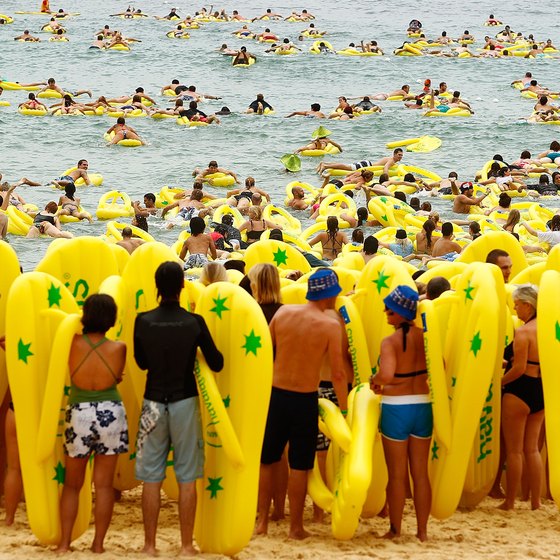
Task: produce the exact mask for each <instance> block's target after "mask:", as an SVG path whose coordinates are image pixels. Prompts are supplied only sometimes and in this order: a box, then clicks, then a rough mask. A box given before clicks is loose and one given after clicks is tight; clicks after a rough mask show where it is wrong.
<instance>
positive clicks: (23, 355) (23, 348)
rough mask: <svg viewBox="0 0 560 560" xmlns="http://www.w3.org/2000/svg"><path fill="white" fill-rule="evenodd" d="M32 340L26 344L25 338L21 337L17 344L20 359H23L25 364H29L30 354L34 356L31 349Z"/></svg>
mask: <svg viewBox="0 0 560 560" xmlns="http://www.w3.org/2000/svg"><path fill="white" fill-rule="evenodd" d="M30 346H31V342H30V343H29V344H24V342H23V340H22V339H21V338H20V339H19V342H18V345H17V353H18V360H21V361H22V362H23V363H24V364H27V359H28V358H29V356H33V352H31V350H29V347H30Z"/></svg>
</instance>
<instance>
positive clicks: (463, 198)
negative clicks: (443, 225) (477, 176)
mask: <svg viewBox="0 0 560 560" xmlns="http://www.w3.org/2000/svg"><path fill="white" fill-rule="evenodd" d="M459 190H460V191H461V194H458V195H457V196H456V197H455V198H454V199H453V212H457V214H469V213H470V211H471V206H480V203H481V202H482V201H483V200H484V199H485V198H486V197H487V196H488V195H489V194H490V189H487V190H486V192H485V193H484V194H483V195H481V196H479V197H478V198H474V187H473V184H472V183H471V182H467V183H462V184H461V186H460V187H459Z"/></svg>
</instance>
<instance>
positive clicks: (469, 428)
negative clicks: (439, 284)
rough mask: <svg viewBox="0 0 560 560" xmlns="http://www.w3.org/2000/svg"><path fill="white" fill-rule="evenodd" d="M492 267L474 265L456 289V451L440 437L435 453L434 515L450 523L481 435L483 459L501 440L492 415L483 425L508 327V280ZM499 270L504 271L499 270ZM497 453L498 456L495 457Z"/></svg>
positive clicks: (452, 350) (450, 338)
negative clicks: (505, 316)
mask: <svg viewBox="0 0 560 560" xmlns="http://www.w3.org/2000/svg"><path fill="white" fill-rule="evenodd" d="M493 268H494V267H492V266H490V265H487V264H485V263H473V264H471V265H470V266H469V267H468V268H467V269H466V270H465V272H464V273H463V274H462V275H461V276H460V277H459V278H458V281H457V284H456V286H455V290H456V295H457V297H458V299H459V302H458V304H457V305H453V306H452V307H451V310H450V315H449V322H448V325H447V336H446V351H445V355H446V357H447V359H446V372H447V376H448V378H449V380H450V385H451V391H450V397H451V399H452V400H451V447H450V449H448V450H447V449H445V447H444V446H443V445H442V444H441V442H438V439H437V435H436V437H434V440H433V446H432V453H431V465H430V467H431V478H432V493H433V498H432V515H434V517H437V518H438V519H445V518H447V517H449V516H451V515H452V514H453V512H454V511H455V509H456V508H457V505H458V503H459V500H460V497H461V492H462V490H463V485H464V482H465V477H466V474H467V468H468V462H469V457H470V456H471V451H472V442H473V439H474V437H475V434H476V432H477V429H478V430H479V431H480V433H484V439H483V440H482V441H480V444H479V447H478V450H479V455H478V457H479V458H480V460H481V461H482V460H484V459H485V458H486V457H487V456H488V455H490V453H487V451H488V446H489V444H490V443H491V442H492V441H493V440H494V439H495V438H498V439H499V435H498V434H499V431H498V432H493V425H494V424H495V423H496V422H499V420H498V419H497V418H493V416H492V415H491V411H490V412H489V413H488V415H487V419H488V418H493V423H492V422H490V423H489V425H488V426H486V425H485V426H483V427H481V425H480V419H481V411H482V410H483V406H484V403H485V399H486V398H487V395H488V391H489V388H490V386H491V383H492V379H493V377H494V375H495V371H496V367H497V365H496V361H499V362H500V365H501V360H502V350H503V343H504V333H505V328H504V325H503V323H502V321H500V320H498V321H497V318H498V317H499V316H500V314H503V310H504V308H505V295H504V292H503V281H502V284H501V286H502V287H500V284H499V283H498V282H497V281H496V278H497V276H496V275H495V273H494V271H493ZM496 272H499V271H496ZM492 454H493V453H492Z"/></svg>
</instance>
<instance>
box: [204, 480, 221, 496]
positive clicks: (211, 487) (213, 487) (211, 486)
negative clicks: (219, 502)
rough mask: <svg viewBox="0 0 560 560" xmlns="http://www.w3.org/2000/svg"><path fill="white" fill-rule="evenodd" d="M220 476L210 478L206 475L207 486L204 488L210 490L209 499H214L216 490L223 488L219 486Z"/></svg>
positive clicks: (216, 494)
mask: <svg viewBox="0 0 560 560" xmlns="http://www.w3.org/2000/svg"><path fill="white" fill-rule="evenodd" d="M222 478H223V477H222V476H220V477H218V478H210V477H208V482H209V484H208V486H207V487H206V488H205V489H206V490H208V491H209V492H210V499H211V500H215V499H216V498H217V497H218V492H219V491H220V490H223V489H224V488H223V487H222V486H220V482H222Z"/></svg>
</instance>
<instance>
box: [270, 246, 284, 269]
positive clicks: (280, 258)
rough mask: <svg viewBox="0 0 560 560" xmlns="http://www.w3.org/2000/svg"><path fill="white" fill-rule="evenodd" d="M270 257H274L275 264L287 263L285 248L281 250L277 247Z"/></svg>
mask: <svg viewBox="0 0 560 560" xmlns="http://www.w3.org/2000/svg"><path fill="white" fill-rule="evenodd" d="M272 258H273V259H274V262H275V263H276V266H280V265H281V264H287V263H288V252H287V251H286V250H285V249H284V250H283V249H280V247H278V250H277V251H276V252H275V253H272Z"/></svg>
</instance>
